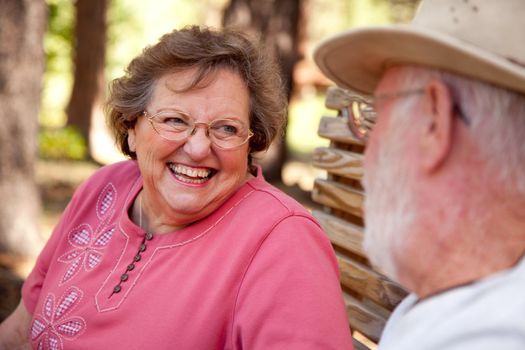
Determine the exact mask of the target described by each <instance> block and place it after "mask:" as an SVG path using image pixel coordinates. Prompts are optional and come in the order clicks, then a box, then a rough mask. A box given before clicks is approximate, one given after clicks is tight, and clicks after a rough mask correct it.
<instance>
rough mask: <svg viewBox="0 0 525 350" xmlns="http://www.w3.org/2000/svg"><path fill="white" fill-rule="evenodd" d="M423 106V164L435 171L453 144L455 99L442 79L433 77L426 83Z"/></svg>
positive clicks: (426, 168) (428, 169) (426, 169)
mask: <svg viewBox="0 0 525 350" xmlns="http://www.w3.org/2000/svg"><path fill="white" fill-rule="evenodd" d="M423 108H424V110H423V111H424V113H423V115H422V117H423V118H424V120H423V121H422V125H423V128H422V132H421V134H420V135H421V138H420V147H421V155H422V157H423V159H422V160H423V161H422V163H421V164H422V167H423V169H424V170H425V171H427V172H433V171H435V170H436V169H438V168H439V167H440V166H441V165H442V164H443V163H444V162H445V160H446V159H447V157H448V155H449V154H450V151H451V146H452V132H453V122H454V101H453V98H452V95H451V92H450V90H449V88H448V87H447V86H446V85H445V84H444V83H443V82H442V81H441V80H437V79H433V80H431V81H430V82H428V83H427V84H426V86H425V94H424V107H423Z"/></svg>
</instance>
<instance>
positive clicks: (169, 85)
mask: <svg viewBox="0 0 525 350" xmlns="http://www.w3.org/2000/svg"><path fill="white" fill-rule="evenodd" d="M194 73H195V70H193V69H190V70H186V71H183V72H176V73H170V74H167V75H165V76H163V77H162V78H160V79H159V80H158V82H157V84H156V86H155V88H154V91H153V95H152V98H151V101H150V103H149V104H148V106H147V112H148V114H149V115H153V114H155V113H158V112H159V111H163V110H166V109H176V110H179V111H181V112H183V113H185V114H186V115H189V116H191V117H192V118H193V119H194V120H195V121H196V122H202V123H210V122H212V121H213V120H216V119H223V118H229V119H237V120H240V121H241V122H242V123H244V124H245V125H246V126H249V125H250V121H249V113H250V96H249V92H248V89H247V87H246V86H245V84H244V82H243V81H242V79H241V78H240V76H239V75H238V74H237V73H234V72H232V71H230V70H227V69H221V70H219V71H218V72H217V74H216V75H214V77H213V80H211V82H210V83H209V84H208V85H207V86H205V87H202V88H196V89H193V90H190V91H186V92H176V91H180V90H181V89H183V88H184V87H186V86H187V85H188V84H189V83H190V81H191V80H192V78H193V76H194ZM128 142H129V146H130V149H131V150H132V151H135V152H136V154H137V161H138V164H139V168H140V171H141V173H142V177H143V179H144V191H143V195H144V197H143V207H144V214H145V216H146V217H147V219H148V222H149V225H150V228H152V229H154V230H155V232H157V233H164V232H170V231H173V230H174V229H176V228H178V227H181V226H183V225H186V224H189V223H191V222H194V221H196V220H199V219H201V218H203V217H205V216H207V215H208V214H210V213H211V212H213V211H214V210H215V209H217V208H218V207H219V206H220V205H221V204H222V203H223V202H224V201H225V200H226V199H227V198H228V197H229V196H231V195H232V194H233V193H234V192H235V191H237V189H239V187H241V186H242V185H243V184H244V183H245V182H246V181H247V180H248V179H249V178H250V175H249V173H248V152H249V146H248V142H246V143H245V144H243V145H241V146H239V147H237V148H233V149H226V150H225V149H221V148H218V147H216V146H214V145H213V144H212V143H211V141H210V139H209V138H208V137H207V136H206V130H205V128H204V127H199V128H197V130H196V132H195V134H193V135H192V136H190V137H189V138H188V139H186V140H184V141H169V140H166V139H164V138H162V137H161V136H160V135H159V134H158V133H157V132H156V131H155V130H154V129H153V128H152V126H151V124H150V123H149V121H148V120H147V118H146V117H144V116H141V117H139V118H138V120H137V123H136V125H135V127H134V128H133V129H130V130H129V137H128Z"/></svg>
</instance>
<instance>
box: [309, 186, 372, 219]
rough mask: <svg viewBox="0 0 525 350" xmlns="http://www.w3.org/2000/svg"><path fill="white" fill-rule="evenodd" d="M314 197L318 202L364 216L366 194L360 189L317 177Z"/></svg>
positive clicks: (313, 192)
mask: <svg viewBox="0 0 525 350" xmlns="http://www.w3.org/2000/svg"><path fill="white" fill-rule="evenodd" d="M312 198H313V200H314V201H316V202H317V203H320V204H323V205H326V206H328V207H330V208H335V209H340V210H343V211H345V212H347V213H349V214H352V215H356V216H358V217H360V218H362V217H363V209H362V207H363V200H364V194H363V192H362V191H360V190H356V189H354V188H352V187H349V186H345V185H343V184H340V183H337V182H332V181H328V180H322V179H316V180H315V182H314V188H313V191H312Z"/></svg>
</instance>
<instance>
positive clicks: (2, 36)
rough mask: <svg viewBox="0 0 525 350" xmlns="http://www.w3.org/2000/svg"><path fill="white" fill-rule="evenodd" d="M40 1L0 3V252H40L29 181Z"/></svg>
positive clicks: (38, 78) (39, 64) (39, 66)
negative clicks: (0, 199) (0, 202)
mask: <svg viewBox="0 0 525 350" xmlns="http://www.w3.org/2000/svg"><path fill="white" fill-rule="evenodd" d="M45 26H46V5H45V2H44V0H0V106H2V108H0V114H1V117H0V120H1V123H0V198H2V204H1V205H0V252H1V253H3V254H5V253H9V254H16V255H24V256H34V255H36V254H37V253H38V252H39V250H40V249H41V243H42V238H41V236H40V234H39V215H40V198H39V194H38V188H37V186H36V183H35V178H34V174H35V171H34V164H35V160H36V150H37V142H36V140H37V130H38V110H39V106H40V89H41V83H42V74H43V71H44V50H43V36H44V31H45Z"/></svg>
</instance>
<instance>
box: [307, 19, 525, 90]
mask: <svg viewBox="0 0 525 350" xmlns="http://www.w3.org/2000/svg"><path fill="white" fill-rule="evenodd" d="M502 40H504V39H502ZM314 60H315V62H316V63H317V65H318V66H319V68H320V69H321V71H322V72H323V73H324V74H325V75H326V76H327V77H328V78H329V79H331V80H332V81H334V82H335V83H336V84H337V85H339V86H341V87H343V88H348V89H351V90H355V91H359V92H361V93H365V94H371V93H373V91H374V89H375V87H376V85H377V83H378V81H379V79H380V78H381V76H382V74H383V72H384V70H385V69H386V68H388V67H391V66H394V65H399V64H415V65H423V66H429V67H434V68H439V69H443V70H446V71H451V72H453V73H457V74H460V75H464V76H468V77H471V78H475V79H479V80H483V81H487V82H489V83H493V84H496V85H499V86H503V87H506V88H509V89H511V90H516V91H518V92H521V93H525V67H524V66H521V65H519V64H517V63H512V62H511V61H509V60H507V59H505V58H502V57H501V56H498V55H495V54H492V53H490V52H487V51H485V50H482V49H479V48H477V47H476V46H473V45H469V44H468V43H466V42H464V41H460V40H458V39H455V38H453V37H450V36H446V35H443V34H441V33H437V32H434V31H430V30H426V29H425V28H420V27H415V26H409V25H398V26H391V27H368V28H365V29H356V30H350V31H347V32H344V33H341V34H339V35H337V36H335V37H332V38H330V39H328V40H325V41H324V42H322V43H321V44H320V45H319V46H318V48H317V49H316V50H315V53H314Z"/></svg>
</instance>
